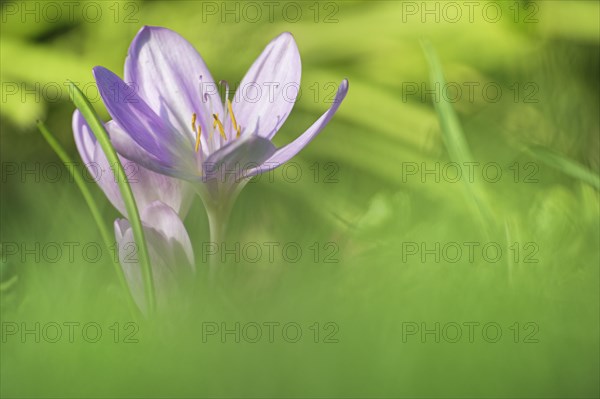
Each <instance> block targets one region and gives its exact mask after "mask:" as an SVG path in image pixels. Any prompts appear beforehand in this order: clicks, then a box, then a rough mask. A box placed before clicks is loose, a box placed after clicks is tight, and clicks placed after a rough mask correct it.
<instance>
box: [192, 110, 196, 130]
mask: <svg viewBox="0 0 600 399" xmlns="http://www.w3.org/2000/svg"><path fill="white" fill-rule="evenodd" d="M196 118H197V115H196V113H195V112H194V113H193V114H192V131H193V132H195V131H196Z"/></svg>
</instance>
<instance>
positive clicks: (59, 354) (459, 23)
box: [0, 0, 600, 398]
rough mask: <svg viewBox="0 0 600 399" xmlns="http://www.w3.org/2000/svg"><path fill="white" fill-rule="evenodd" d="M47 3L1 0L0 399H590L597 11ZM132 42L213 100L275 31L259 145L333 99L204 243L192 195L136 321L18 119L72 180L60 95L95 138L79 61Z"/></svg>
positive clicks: (102, 58)
mask: <svg viewBox="0 0 600 399" xmlns="http://www.w3.org/2000/svg"><path fill="white" fill-rule="evenodd" d="M66 3H68V2H61V1H58V2H37V1H29V2H25V3H21V2H12V1H5V2H3V3H2V25H1V35H0V45H1V49H2V51H1V70H0V79H1V80H2V102H1V112H0V117H1V118H0V128H1V131H2V136H1V140H2V146H1V157H2V190H1V199H2V203H1V211H2V215H1V230H0V231H1V234H2V238H1V242H2V259H1V261H2V262H1V264H0V266H1V269H0V270H1V281H0V282H1V285H0V292H1V333H2V335H1V338H2V340H1V352H0V361H1V365H0V366H1V367H0V396H2V397H6V398H51V397H52V398H57V397H60V398H82V397H97V398H100V397H102V398H105V397H111V398H113V397H114V398H126V397H138V398H139V397H149V398H150V397H156V398H167V397H182V398H183V397H186V398H205V397H211V398H233V397H235V398H237V397H273V398H279V397H295V398H304V397H319V398H334V397H335V398H337V397H365V398H367V397H368V398H372V397H394V398H396V397H399V398H433V397H435V398H483V397H486V398H487V397H490V398H491V397H494V398H498V397H502V398H504V397H507V398H527V397H528V398H567V397H573V398H575V397H576V398H583V397H585V398H588V397H589V398H594V397H598V396H599V395H600V388H599V374H600V358H599V356H600V348H599V339H598V338H599V329H600V323H599V321H600V320H599V318H600V316H599V314H600V309H599V307H600V305H599V304H600V297H599V289H600V288H599V283H600V280H599V278H600V276H599V265H600V254H599V242H600V229H599V227H600V225H599V223H600V219H599V217H600V215H599V213H600V205H599V197H598V189H599V187H600V183H599V177H598V176H599V168H600V156H599V155H600V140H599V138H600V135H599V133H600V132H599V129H600V123H599V122H600V121H599V117H598V109H599V105H600V104H599V97H598V92H599V84H600V81H599V78H598V70H599V64H600V53H599V42H600V36H599V34H600V32H599V20H598V15H599V11H600V10H599V3H598V2H595V1H569V2H566V1H537V2H529V1H527V2H513V1H500V2H471V3H472V4H475V5H472V7H473V8H472V9H469V8H468V6H467V5H465V4H464V3H461V2H457V3H454V4H456V5H457V6H455V7H457V8H456V9H457V10H459V12H460V14H455V10H454V9H449V8H447V7H448V5H447V3H445V2H433V1H432V2H427V6H428V7H430V8H429V9H430V10H433V11H432V13H430V14H427V13H424V9H423V7H425V5H424V3H422V2H400V1H398V2H396V1H361V2H358V1H339V2H327V1H324V2H304V1H299V2H275V5H268V4H265V3H268V2H250V3H246V2H227V3H223V2H200V1H195V0H190V1H143V2H142V1H124V2H116V1H115V2H104V1H102V2H74V4H75V5H72V7H74V8H73V10H72V11H73V12H72V13H71V14H70V13H69V12H68V11H69V7H71V6H67V5H65V4H66ZM71 3H73V2H71ZM48 4H54V5H53V6H49V5H48ZM249 4H251V5H250V6H249ZM436 4H437V5H436ZM271 6H272V7H274V8H272V9H271V8H269V7H271ZM27 7H28V8H27ZM49 7H50V8H49ZM52 7H54V8H52ZM224 7H230V8H229V10H233V11H232V12H233V14H231V13H230V14H227V13H226V12H225V11H226V10H225V8H224ZM252 7H254V8H252ZM26 10H34V11H30V13H29V14H27V12H26ZM55 10H59V12H61V14H60V15H59V16H58V17H56V16H55V12H56V11H55ZM256 10H258V11H256ZM298 10H300V11H298ZM436 10H437V11H436ZM469 10H471V14H470V11H469ZM483 10H486V11H485V12H487V14H483V12H484V11H483ZM98 12H99V14H98ZM256 12H260V13H261V14H260V15H259V14H256ZM143 25H158V26H165V27H168V28H170V29H173V30H175V31H177V32H179V33H180V34H182V35H183V36H184V37H186V38H187V39H188V40H189V41H190V42H191V43H193V44H194V46H195V47H196V48H197V49H198V50H199V51H200V53H201V54H202V56H203V57H204V59H205V61H206V62H207V64H208V66H209V68H210V69H211V72H212V74H213V76H214V78H215V79H216V80H220V79H225V80H227V81H229V82H230V84H232V85H233V86H235V82H239V81H240V79H241V78H242V77H243V75H244V73H245V71H246V70H247V68H248V67H249V66H250V64H251V63H252V61H253V60H254V59H255V57H257V56H258V55H259V54H260V52H261V51H262V50H263V48H264V46H265V45H266V44H267V43H268V42H269V41H270V40H271V39H272V38H273V37H275V36H276V35H277V34H279V33H280V32H283V31H290V32H292V33H293V35H294V37H295V39H296V41H297V43H298V47H299V49H300V54H301V56H302V64H303V73H302V84H301V95H300V98H299V100H298V102H297V104H296V106H295V107H294V111H293V112H292V114H291V115H290V117H289V118H288V120H287V122H286V123H285V125H284V127H283V129H282V130H281V132H280V133H279V134H278V135H277V136H276V139H275V141H276V144H278V145H284V144H286V143H288V142H289V141H291V140H292V139H294V138H295V137H297V136H298V135H299V134H301V133H302V132H303V131H304V130H305V129H306V128H307V127H308V126H310V124H311V123H312V122H313V121H314V120H316V119H317V118H318V117H319V116H320V115H321V114H322V113H323V112H325V111H326V109H327V108H328V107H329V106H330V103H329V102H328V101H331V99H332V96H333V94H334V93H335V87H336V86H335V85H337V84H339V82H340V81H341V80H342V79H343V78H348V80H349V82H350V91H349V93H348V96H347V98H346V100H345V101H344V103H343V104H342V106H341V108H340V110H339V111H338V113H337V114H336V116H335V118H334V119H333V121H332V122H331V123H330V124H329V125H328V126H327V128H326V129H325V130H324V131H323V132H322V133H321V134H320V135H319V137H317V138H316V139H315V140H314V141H313V142H312V143H311V144H310V145H309V146H308V147H307V148H306V149H305V150H303V151H302V152H301V153H300V154H299V156H297V157H296V158H294V159H293V161H292V163H290V164H289V165H288V166H284V167H281V168H279V169H276V170H275V171H273V172H271V173H270V174H268V175H263V176H261V177H260V178H256V179H255V180H254V181H252V182H251V183H249V184H248V185H247V186H246V188H245V189H244V190H243V192H242V193H241V195H240V197H239V198H238V200H237V203H236V205H235V207H234V210H233V215H232V218H231V225H230V229H229V233H228V236H227V242H226V243H225V244H223V245H219V246H216V247H215V246H214V245H212V244H211V243H210V238H209V229H208V221H207V217H206V213H205V211H204V208H203V206H202V203H201V202H200V201H199V199H196V200H195V202H194V204H193V206H192V209H191V211H190V213H189V215H188V216H187V218H186V219H185V225H186V227H187V229H188V232H189V235H190V237H191V238H192V242H193V244H194V250H195V257H196V266H197V270H198V273H197V275H196V278H195V280H194V279H191V280H190V281H189V282H187V283H188V284H185V285H184V286H182V287H181V289H180V291H178V292H176V293H174V294H173V296H172V298H170V301H169V305H168V306H167V307H165V308H162V309H160V310H159V311H158V312H157V313H156V314H155V315H152V316H150V317H144V316H142V315H140V314H139V313H138V312H132V310H131V308H130V307H129V306H128V302H127V295H126V293H125V292H124V291H123V289H122V286H121V285H120V284H119V281H118V279H117V274H116V273H115V269H114V257H115V253H114V247H112V248H106V246H105V244H104V242H103V239H102V237H101V234H100V230H99V229H98V226H97V224H96V223H95V222H94V218H93V216H92V213H91V212H90V209H89V208H88V206H87V204H86V202H85V200H84V197H83V196H82V195H81V192H80V190H79V189H78V187H77V185H76V184H75V183H74V181H73V180H72V178H71V177H70V174H69V169H68V168H67V167H65V166H64V165H63V164H62V162H61V160H60V159H59V158H58V156H57V155H56V153H55V152H54V151H53V150H52V149H51V147H50V146H49V145H48V143H47V142H46V141H45V140H44V137H43V136H42V134H41V133H40V131H39V130H38V129H37V127H36V121H37V120H43V121H44V122H45V123H46V125H47V126H48V128H49V130H50V131H51V132H52V133H53V134H54V135H55V136H56V138H57V140H58V142H59V143H60V145H61V146H63V147H64V148H65V149H66V152H67V153H68V155H69V156H70V157H71V158H72V159H73V160H75V161H76V162H78V164H77V165H75V166H73V165H69V167H70V168H75V169H77V170H79V171H83V170H84V169H83V167H82V165H81V159H80V158H79V155H78V153H77V150H76V149H75V144H74V141H73V134H72V130H71V115H72V112H73V110H74V106H73V104H72V103H71V102H70V100H69V93H68V81H69V80H70V81H73V82H75V83H76V84H77V85H78V86H79V87H80V88H81V89H82V91H83V92H84V93H85V94H86V95H87V96H88V97H89V98H90V100H91V101H92V104H93V105H94V107H95V108H96V110H97V111H98V113H99V114H100V115H101V117H102V118H104V119H105V120H107V119H108V114H107V112H106V110H105V108H104V106H103V105H102V102H101V100H100V98H99V96H98V93H97V90H96V89H95V84H94V80H93V76H92V74H91V69H92V67H94V66H96V65H103V66H106V67H107V68H109V69H111V70H113V71H115V72H116V73H118V74H121V76H122V65H123V62H124V59H125V56H126V54H127V48H128V46H129V43H130V42H131V40H132V39H133V37H134V36H135V33H136V32H137V31H138V30H139V29H140V28H141V27H142V26H143ZM92 180H93V179H92V178H90V176H89V175H88V178H87V180H86V184H87V186H88V187H89V190H90V191H91V193H92V195H93V197H94V199H95V201H96V202H97V203H98V205H99V209H100V214H101V218H102V220H103V222H104V223H105V227H106V228H107V229H108V231H109V233H110V234H111V238H112V233H113V227H112V226H113V221H114V219H115V218H117V217H119V215H118V213H117V211H116V210H115V209H114V208H113V207H112V206H111V204H110V203H109V202H108V201H107V200H106V198H105V197H104V194H103V193H102V192H101V190H100V189H99V188H98V187H97V186H96V185H95V184H94V182H93V181H92ZM211 257H219V259H218V260H219V261H220V263H222V264H221V265H220V266H221V270H220V273H219V274H218V275H217V278H216V279H215V280H214V281H212V282H210V281H209V278H208V273H207V266H208V264H209V262H210V261H211Z"/></svg>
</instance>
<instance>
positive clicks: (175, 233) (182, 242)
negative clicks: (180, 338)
mask: <svg viewBox="0 0 600 399" xmlns="http://www.w3.org/2000/svg"><path fill="white" fill-rule="evenodd" d="M109 123H110V122H109ZM73 134H74V136H75V144H76V146H77V150H78V151H79V154H80V156H81V158H82V160H83V162H84V164H85V165H86V167H87V169H88V171H89V174H90V175H91V176H92V177H93V178H94V179H95V180H96V181H97V183H98V185H99V186H100V188H102V191H104V193H105V194H106V197H107V198H108V199H109V201H110V202H111V203H112V204H113V206H114V207H115V208H116V209H117V210H118V211H119V212H120V213H121V214H122V215H123V216H125V217H127V213H126V210H125V205H124V203H123V198H122V196H121V194H120V191H119V187H118V184H117V180H116V177H115V175H114V173H113V170H114V169H113V168H114V165H109V162H108V160H107V158H106V156H105V155H104V152H103V151H102V148H101V146H100V144H99V143H98V142H97V141H96V138H95V136H94V135H93V134H92V132H91V129H90V128H89V126H88V124H87V123H86V121H85V119H84V118H83V116H82V115H81V113H80V112H79V111H78V110H75V112H74V113H73ZM119 158H120V161H121V164H123V165H124V168H125V171H126V174H127V179H128V181H129V183H130V185H131V189H132V191H133V195H134V198H135V201H136V203H137V206H138V209H139V212H140V217H141V219H142V227H143V229H144V233H145V238H146V241H147V244H148V245H147V246H148V251H149V254H150V261H151V264H152V273H153V277H154V281H155V286H156V288H157V297H158V300H159V303H165V302H167V300H168V296H169V295H168V293H172V292H174V289H173V286H174V285H176V283H177V282H178V281H179V280H181V279H185V277H186V276H187V275H189V272H191V271H193V270H194V269H195V262H194V253H193V250H192V243H191V241H190V238H189V236H188V233H187V231H186V229H185V226H184V225H183V222H182V221H181V218H183V217H185V214H186V213H187V211H188V209H189V206H190V203H191V194H192V192H191V190H190V187H189V183H187V182H184V181H181V180H178V179H174V178H171V177H168V176H164V175H161V174H158V173H155V172H152V171H150V170H148V169H145V168H143V167H141V166H139V165H137V164H135V163H133V162H131V161H128V160H126V159H124V158H122V157H119ZM114 228H115V237H116V241H117V244H118V249H119V251H118V254H119V263H120V264H121V267H122V269H123V272H124V274H125V277H126V279H127V283H128V284H129V287H130V289H131V292H132V294H133V297H134V299H135V301H136V303H137V304H138V306H139V307H140V308H141V309H142V310H145V306H146V302H145V300H144V283H143V279H142V272H141V268H140V265H139V262H138V257H137V246H136V245H135V241H134V239H133V231H132V229H131V226H130V224H129V222H128V220H127V219H117V220H115V223H114Z"/></svg>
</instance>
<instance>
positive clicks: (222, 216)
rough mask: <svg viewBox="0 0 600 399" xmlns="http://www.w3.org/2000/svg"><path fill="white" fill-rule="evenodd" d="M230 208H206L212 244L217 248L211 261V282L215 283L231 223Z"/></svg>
mask: <svg viewBox="0 0 600 399" xmlns="http://www.w3.org/2000/svg"><path fill="white" fill-rule="evenodd" d="M230 211H231V207H230V206H211V207H207V208H206V214H207V215H208V224H209V228H210V242H211V244H213V245H216V246H217V253H216V254H214V255H211V257H210V260H209V271H208V273H209V280H210V281H211V283H213V282H214V280H215V277H216V274H217V272H218V270H219V266H220V264H221V248H222V246H223V245H224V243H225V234H226V232H227V222H228V221H229V214H230Z"/></svg>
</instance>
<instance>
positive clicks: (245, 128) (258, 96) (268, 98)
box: [227, 32, 302, 139]
mask: <svg viewBox="0 0 600 399" xmlns="http://www.w3.org/2000/svg"><path fill="white" fill-rule="evenodd" d="M301 71H302V65H301V62H300V53H299V52H298V47H297V46H296V42H295V41H294V37H293V36H292V34H291V33H289V32H284V33H282V34H281V35H279V36H277V37H276V38H275V39H273V40H272V41H271V42H270V43H269V44H268V45H267V47H266V48H265V49H264V51H263V52H262V54H261V55H260V56H259V57H258V58H257V59H256V61H254V63H253V64H252V66H251V67H250V69H249V70H248V72H247V73H246V75H245V76H244V79H242V82H241V83H240V86H239V88H238V89H237V91H236V93H235V96H234V99H233V104H232V108H233V113H234V115H235V117H236V120H237V122H238V125H240V126H241V127H242V132H244V133H246V132H248V133H249V134H258V135H259V136H262V137H265V138H268V139H271V138H273V136H274V135H275V133H276V132H277V130H279V128H280V127H281V125H283V122H285V120H286V119H287V117H288V115H289V114H290V112H291V111H292V108H293V107H294V103H295V102H296V97H297V94H298V90H299V88H300V75H301ZM231 125H232V124H231V121H227V126H228V131H229V134H230V137H233V135H235V132H234V129H233V128H232V127H231Z"/></svg>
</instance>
